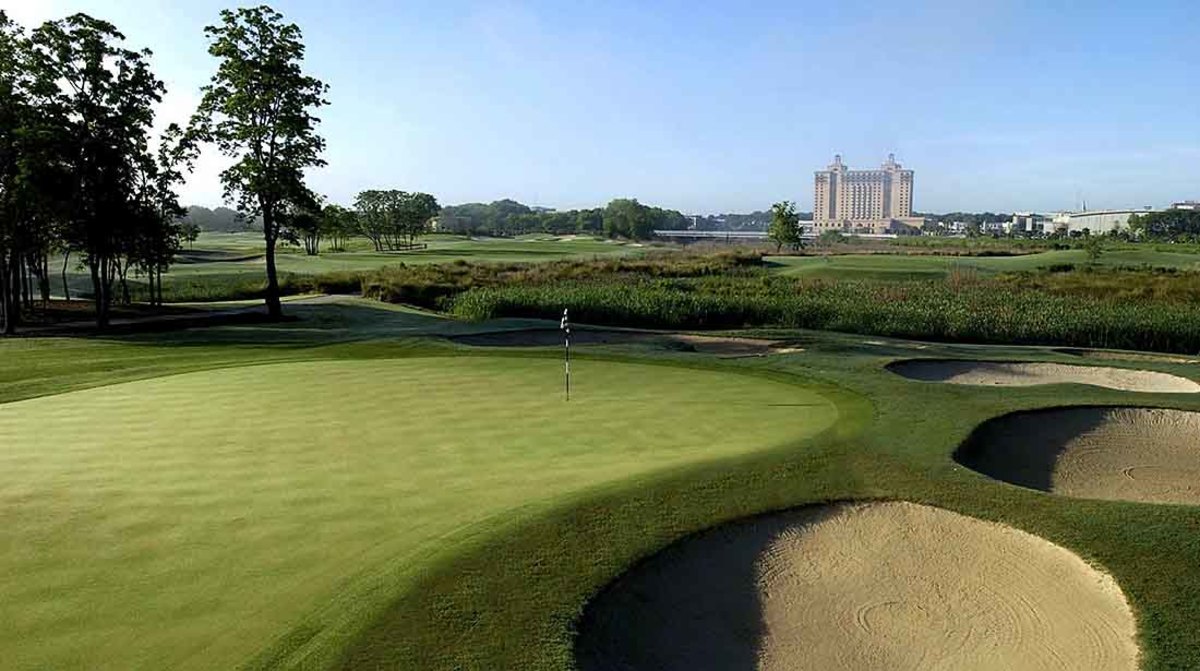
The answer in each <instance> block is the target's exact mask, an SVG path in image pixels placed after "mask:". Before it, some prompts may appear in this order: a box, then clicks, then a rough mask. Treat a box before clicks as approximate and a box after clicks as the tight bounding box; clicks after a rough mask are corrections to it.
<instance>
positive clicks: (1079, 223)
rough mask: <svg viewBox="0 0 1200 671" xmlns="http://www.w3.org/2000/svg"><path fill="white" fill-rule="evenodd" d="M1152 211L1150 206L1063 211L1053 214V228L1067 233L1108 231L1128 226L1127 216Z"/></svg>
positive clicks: (1124, 228) (1120, 229) (1119, 229)
mask: <svg viewBox="0 0 1200 671" xmlns="http://www.w3.org/2000/svg"><path fill="white" fill-rule="evenodd" d="M1150 212H1154V210H1151V209H1150V208H1146V209H1142V210H1093V211H1090V212H1063V213H1060V214H1057V215H1055V216H1054V228H1055V229H1057V230H1065V231H1067V233H1082V232H1083V231H1084V230H1087V231H1089V232H1091V233H1109V232H1111V231H1122V230H1126V229H1128V228H1129V218H1130V217H1132V216H1133V215H1140V214H1149V213H1150Z"/></svg>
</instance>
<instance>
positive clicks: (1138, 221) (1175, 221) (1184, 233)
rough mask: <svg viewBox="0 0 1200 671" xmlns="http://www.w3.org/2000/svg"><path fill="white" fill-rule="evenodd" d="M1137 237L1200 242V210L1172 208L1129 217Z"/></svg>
mask: <svg viewBox="0 0 1200 671" xmlns="http://www.w3.org/2000/svg"><path fill="white" fill-rule="evenodd" d="M1129 232H1130V233H1131V234H1132V235H1133V236H1134V237H1136V238H1145V239H1147V240H1162V241H1169V242H1200V210H1184V209H1179V208H1172V209H1169V210H1162V211H1161V212H1147V213H1146V214H1135V215H1132V216H1130V217H1129Z"/></svg>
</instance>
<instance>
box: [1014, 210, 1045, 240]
mask: <svg viewBox="0 0 1200 671" xmlns="http://www.w3.org/2000/svg"><path fill="white" fill-rule="evenodd" d="M1048 228H1049V229H1050V230H1053V226H1052V225H1051V224H1050V220H1049V218H1047V217H1044V216H1042V215H1040V214H1036V213H1033V212H1014V213H1013V215H1012V219H1010V220H1009V221H1008V223H1006V224H1004V232H1005V233H1009V234H1012V233H1016V234H1035V235H1041V234H1043V233H1049V232H1050V230H1047V229H1048Z"/></svg>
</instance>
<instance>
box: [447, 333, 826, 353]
mask: <svg viewBox="0 0 1200 671" xmlns="http://www.w3.org/2000/svg"><path fill="white" fill-rule="evenodd" d="M453 340H454V341H455V342H459V343H462V344H464V345H472V346H475V347H547V346H561V345H562V342H563V335H562V332H561V331H559V330H558V329H529V330H523V331H503V332H499V333H479V334H472V335H464V336H456V337H455V338H453ZM629 343H648V344H657V345H662V346H664V347H667V348H671V349H678V350H685V351H694V352H700V353H702V354H713V355H716V356H717V357H720V358H730V359H733V358H739V357H748V356H765V355H767V354H792V353H795V352H803V351H804V349H803V348H801V347H794V346H791V345H789V344H788V343H786V342H783V341H778V340H765V339H760V338H736V337H728V336H706V335H691V334H686V333H656V332H654V331H618V330H611V331H609V330H602V329H573V330H572V331H571V344H572V345H623V344H629Z"/></svg>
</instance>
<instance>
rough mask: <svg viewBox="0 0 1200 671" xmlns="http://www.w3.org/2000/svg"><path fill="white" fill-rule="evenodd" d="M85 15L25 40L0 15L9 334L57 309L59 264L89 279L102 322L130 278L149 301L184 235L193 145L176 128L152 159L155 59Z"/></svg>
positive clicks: (1, 217)
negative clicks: (54, 280)
mask: <svg viewBox="0 0 1200 671" xmlns="http://www.w3.org/2000/svg"><path fill="white" fill-rule="evenodd" d="M123 41H124V36H123V35H122V34H121V33H120V32H119V31H118V30H117V29H116V27H115V26H113V25H112V24H110V23H108V22H105V21H101V20H98V19H94V18H92V17H90V16H87V15H85V14H76V15H73V16H70V17H67V18H65V19H61V20H58V21H50V22H47V23H45V24H43V25H42V26H40V27H38V28H36V29H34V30H32V31H26V30H25V29H24V28H23V27H21V26H19V25H17V24H16V23H15V22H13V21H12V20H11V19H9V17H8V16H7V15H6V14H5V13H4V12H2V11H0V320H2V330H3V332H4V333H12V332H13V330H14V329H15V328H16V327H17V326H18V325H19V324H20V323H21V320H22V316H23V314H25V313H26V312H28V311H29V310H31V309H32V306H33V303H34V301H35V300H40V301H42V302H48V301H49V299H50V273H51V269H50V263H49V261H50V257H51V256H52V255H61V256H62V257H63V259H64V261H63V263H64V272H65V269H66V264H67V263H69V262H70V261H71V259H75V260H76V261H77V262H78V263H80V264H82V265H83V266H84V267H86V268H87V270H88V273H89V275H90V277H91V283H92V295H93V297H94V300H95V304H96V318H97V322H98V323H99V324H100V325H101V326H103V325H105V324H106V323H107V322H108V315H109V308H110V306H111V305H112V302H113V300H114V296H120V297H122V298H124V299H126V300H127V299H128V295H129V294H128V283H127V279H128V277H129V274H130V273H131V272H136V273H139V274H142V275H145V276H146V277H147V278H148V281H149V284H150V295H151V300H152V301H161V276H162V272H163V271H164V270H166V267H167V265H168V264H169V263H170V261H171V259H172V257H173V255H174V253H175V252H176V251H177V250H178V249H179V245H180V243H181V241H182V239H183V237H184V235H185V231H184V230H183V229H182V228H181V227H180V226H179V225H178V218H179V215H180V214H181V212H182V211H181V208H180V206H179V203H178V199H177V197H176V194H175V189H176V187H177V186H178V185H179V184H180V182H181V181H182V179H183V171H185V170H187V169H188V167H189V166H190V163H191V161H192V160H193V159H194V156H195V143H194V142H193V141H192V138H191V137H190V136H188V135H187V133H186V132H185V131H184V130H183V129H181V128H180V127H179V126H177V125H171V126H168V127H167V128H166V130H165V131H164V132H163V133H162V134H161V135H160V136H159V137H158V138H157V142H156V144H157V148H155V149H152V148H151V137H150V136H151V126H152V124H153V121H154V109H153V108H154V105H155V104H156V103H158V102H159V101H160V100H161V99H162V96H163V93H164V92H165V87H164V86H163V83H162V82H161V81H160V80H159V79H158V78H157V77H155V76H154V74H153V73H152V72H151V71H150V67H149V63H148V58H149V56H150V52H149V51H146V50H141V51H137V50H132V49H128V48H126V47H125V46H123Z"/></svg>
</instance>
